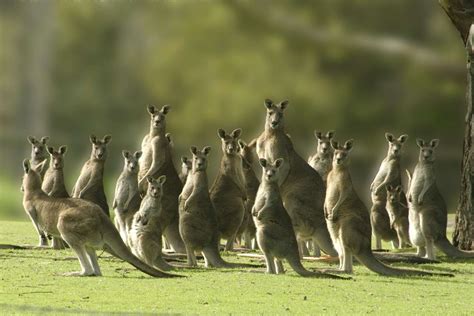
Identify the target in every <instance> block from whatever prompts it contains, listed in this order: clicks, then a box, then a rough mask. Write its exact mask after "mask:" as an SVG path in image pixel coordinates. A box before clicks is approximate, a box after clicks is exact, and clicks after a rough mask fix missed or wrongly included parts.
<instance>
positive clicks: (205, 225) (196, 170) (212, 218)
mask: <svg viewBox="0 0 474 316" xmlns="http://www.w3.org/2000/svg"><path fill="white" fill-rule="evenodd" d="M190 151H191V153H192V154H193V158H192V162H193V167H192V171H191V173H190V174H189V176H188V179H187V180H186V184H185V186H184V189H183V192H181V194H180V196H179V232H180V234H181V237H182V238H183V241H184V243H185V245H186V255H187V260H188V265H189V266H191V267H196V266H197V261H196V255H195V251H199V252H202V254H203V256H204V262H205V267H216V268H236V267H251V266H253V265H249V264H236V263H230V262H226V261H224V260H223V259H222V257H221V255H220V253H219V230H218V225H217V215H216V211H215V209H214V206H213V204H212V201H211V197H210V195H209V184H208V179H207V156H208V155H209V152H210V151H211V147H209V146H206V147H204V148H203V149H202V150H198V149H197V148H196V147H194V146H192V147H191V148H190Z"/></svg>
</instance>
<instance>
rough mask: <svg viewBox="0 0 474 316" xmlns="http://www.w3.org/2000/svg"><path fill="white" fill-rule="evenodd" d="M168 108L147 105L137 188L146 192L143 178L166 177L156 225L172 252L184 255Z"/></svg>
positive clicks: (177, 184) (180, 189) (180, 184)
mask: <svg viewBox="0 0 474 316" xmlns="http://www.w3.org/2000/svg"><path fill="white" fill-rule="evenodd" d="M169 111H170V106H169V105H165V106H163V107H162V108H161V110H157V109H156V108H155V107H154V106H152V105H150V106H148V113H149V114H150V118H151V121H150V132H149V133H148V134H147V135H146V136H145V137H144V138H143V141H142V152H143V155H142V157H141V158H140V171H139V172H138V179H139V182H138V187H139V189H140V192H142V193H144V192H146V186H147V181H146V179H147V177H153V178H158V177H159V176H161V175H165V176H166V186H165V187H164V192H163V198H162V207H163V211H162V212H161V214H160V223H161V227H162V231H163V233H164V236H165V237H166V240H167V241H168V242H169V243H170V244H171V247H172V248H173V250H174V251H176V252H179V253H185V251H186V248H185V247H184V243H183V241H182V239H181V237H180V235H179V214H178V196H179V194H180V193H181V191H182V189H183V184H182V182H181V180H180V179H179V176H178V173H177V171H176V168H175V166H174V163H173V158H172V155H171V145H170V141H169V139H168V138H167V137H166V115H167V114H168V113H169Z"/></svg>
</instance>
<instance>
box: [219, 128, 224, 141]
mask: <svg viewBox="0 0 474 316" xmlns="http://www.w3.org/2000/svg"><path fill="white" fill-rule="evenodd" d="M217 135H218V136H219V137H220V138H222V139H224V138H225V131H224V130H223V129H222V128H219V129H218V130H217Z"/></svg>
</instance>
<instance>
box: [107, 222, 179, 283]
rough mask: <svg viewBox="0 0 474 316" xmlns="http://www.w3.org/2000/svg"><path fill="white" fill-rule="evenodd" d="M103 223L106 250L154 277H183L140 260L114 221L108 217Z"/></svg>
mask: <svg viewBox="0 0 474 316" xmlns="http://www.w3.org/2000/svg"><path fill="white" fill-rule="evenodd" d="M103 223H104V225H105V228H106V229H105V230H104V241H105V245H104V250H106V251H108V252H110V254H112V255H113V256H116V257H117V258H119V259H122V260H123V261H126V262H128V263H130V264H131V265H132V266H134V267H135V268H137V269H138V270H140V271H142V272H143V273H146V274H148V275H151V276H153V277H156V278H173V277H181V275H175V274H168V273H164V272H161V271H160V270H157V269H155V268H152V267H150V266H149V265H147V264H146V263H144V262H142V261H140V260H139V259H138V258H137V257H135V256H134V255H133V254H132V253H131V251H130V250H129V249H128V248H127V246H125V244H124V242H123V241H122V238H121V237H120V234H119V232H118V231H117V229H116V228H115V227H114V225H113V224H112V222H111V221H110V220H108V219H107V220H104V221H103Z"/></svg>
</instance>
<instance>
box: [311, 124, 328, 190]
mask: <svg viewBox="0 0 474 316" xmlns="http://www.w3.org/2000/svg"><path fill="white" fill-rule="evenodd" d="M314 136H315V137H316V139H317V141H318V147H317V149H316V153H315V154H314V155H313V156H310V157H309V158H308V164H309V165H310V166H311V167H312V168H313V169H314V170H316V171H317V172H318V173H319V175H320V176H321V178H322V179H323V181H324V182H326V180H327V177H328V174H329V171H331V168H332V155H333V149H332V147H331V140H332V139H333V138H334V131H329V132H327V133H326V134H323V133H321V132H318V131H314Z"/></svg>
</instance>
